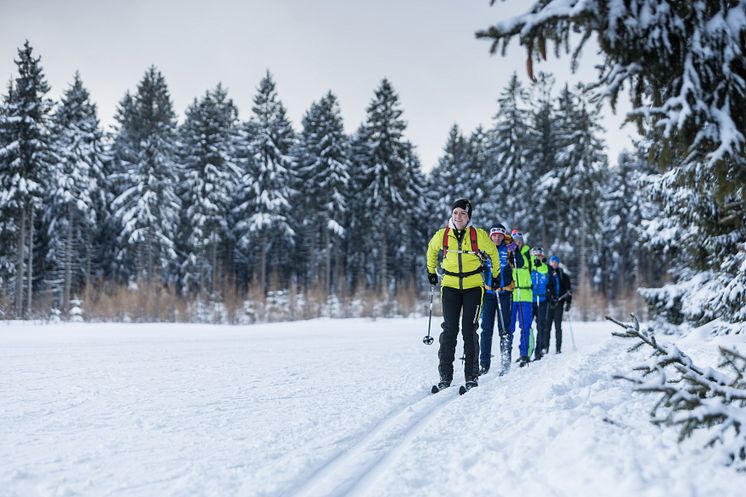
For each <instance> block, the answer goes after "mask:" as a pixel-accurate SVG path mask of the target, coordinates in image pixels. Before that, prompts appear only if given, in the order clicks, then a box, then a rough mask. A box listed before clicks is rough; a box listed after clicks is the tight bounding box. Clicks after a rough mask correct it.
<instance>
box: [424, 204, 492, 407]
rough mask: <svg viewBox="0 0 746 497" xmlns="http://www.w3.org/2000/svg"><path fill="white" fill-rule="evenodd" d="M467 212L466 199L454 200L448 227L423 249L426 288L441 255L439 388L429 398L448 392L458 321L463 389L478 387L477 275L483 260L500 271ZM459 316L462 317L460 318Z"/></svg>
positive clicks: (434, 280) (485, 239) (489, 246)
mask: <svg viewBox="0 0 746 497" xmlns="http://www.w3.org/2000/svg"><path fill="white" fill-rule="evenodd" d="M471 212H472V206H471V203H470V202H469V201H468V200H467V199H459V200H456V201H455V202H454V203H453V205H452V206H451V219H450V220H449V221H448V226H447V227H445V228H441V229H440V230H438V231H437V232H436V233H435V235H433V237H432V239H431V240H430V243H429V244H428V246H427V273H428V280H429V281H430V284H431V285H436V284H437V283H438V276H437V274H436V267H437V265H438V255H439V254H440V255H442V260H441V264H440V265H441V268H442V274H443V281H441V290H440V298H441V305H442V307H443V324H442V325H441V327H442V328H443V332H442V333H441V334H440V348H439V349H438V360H439V365H438V373H440V382H439V383H438V384H437V385H435V386H433V393H435V392H438V391H440V390H442V389H444V388H447V387H449V386H451V381H453V360H454V355H455V353H456V340H457V337H458V331H459V318H461V333H462V335H463V338H464V354H465V355H466V362H465V364H464V377H465V379H466V385H465V389H466V390H469V389H470V388H473V387H475V386H477V377H478V376H479V336H478V335H477V328H478V327H479V316H480V311H481V306H482V294H483V291H484V286H483V285H484V283H483V280H482V271H483V269H484V267H483V260H484V257H490V258H491V259H492V267H493V268H499V267H500V261H499V258H498V254H497V249H496V247H495V244H494V243H492V241H491V240H490V238H489V236H488V235H487V233H486V232H485V231H484V230H482V229H479V228H475V227H474V226H471V222H470V221H471ZM462 311H463V312H462Z"/></svg>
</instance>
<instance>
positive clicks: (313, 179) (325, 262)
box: [298, 92, 350, 294]
mask: <svg viewBox="0 0 746 497" xmlns="http://www.w3.org/2000/svg"><path fill="white" fill-rule="evenodd" d="M299 155H300V157H299V159H300V169H299V174H300V177H301V179H302V182H303V185H304V189H303V193H302V195H301V196H300V199H299V201H300V204H301V205H302V206H303V207H302V212H303V216H302V217H303V220H302V223H303V224H302V228H301V233H302V234H301V235H300V236H302V237H303V240H302V241H301V242H300V243H298V246H299V247H300V246H304V247H307V248H308V249H309V250H310V253H309V254H308V256H309V257H308V258H309V260H310V264H309V267H308V270H307V272H308V274H309V275H310V276H311V281H318V282H319V283H320V284H321V285H322V287H323V288H324V289H325V290H326V291H327V292H328V293H332V294H336V292H337V289H338V281H337V275H338V274H339V273H340V267H341V263H342V261H341V259H340V252H339V248H340V246H341V242H342V240H343V239H344V237H345V235H346V233H345V231H346V230H345V228H344V225H345V217H346V214H347V196H348V193H347V192H348V189H349V187H350V158H349V142H348V138H347V136H346V135H345V134H344V126H343V123H342V115H341V111H340V108H339V103H338V102H337V97H336V96H335V95H334V94H333V93H332V92H328V93H327V94H326V95H324V96H323V97H322V98H321V99H320V100H319V101H318V102H314V103H313V104H311V108H310V109H309V110H308V112H306V114H305V116H304V117H303V132H302V134H301V144H300V153H299Z"/></svg>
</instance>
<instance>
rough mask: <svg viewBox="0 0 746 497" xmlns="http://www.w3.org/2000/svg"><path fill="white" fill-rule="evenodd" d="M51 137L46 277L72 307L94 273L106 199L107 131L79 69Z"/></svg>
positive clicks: (60, 302) (63, 304) (58, 298)
mask: <svg viewBox="0 0 746 497" xmlns="http://www.w3.org/2000/svg"><path fill="white" fill-rule="evenodd" d="M52 137H53V145H54V147H53V158H54V160H53V162H52V167H51V170H50V175H49V176H48V181H46V182H45V190H46V194H45V202H44V222H45V228H46V230H47V233H46V236H47V244H48V251H47V254H46V260H47V266H46V270H47V272H46V274H45V280H46V281H47V283H48V285H50V286H51V289H52V290H53V293H54V295H55V302H56V304H57V305H59V307H60V308H61V309H62V310H64V311H65V312H67V310H68V309H69V306H70V302H71V300H72V297H73V296H74V294H75V293H77V292H80V291H81V290H82V288H83V287H84V286H85V285H86V284H88V283H90V279H91V277H92V275H93V272H94V264H95V263H96V260H95V259H96V246H95V242H96V238H97V237H96V235H97V233H98V231H99V229H100V228H99V227H100V225H101V224H102V223H103V222H104V219H103V214H104V212H105V210H104V209H105V205H106V198H105V182H106V174H105V170H104V160H105V152H104V149H103V143H102V140H103V133H102V131H101V128H100V127H99V121H98V116H97V111H96V105H95V104H94V103H93V102H92V101H91V99H90V95H89V93H88V90H87V89H86V88H85V87H84V86H83V82H82V80H81V78H80V75H79V74H78V73H77V72H76V73H75V77H74V79H73V82H72V84H71V85H70V87H69V88H67V89H66V90H65V93H64V95H63V97H62V101H61V102H60V105H59V106H58V108H57V110H56V112H55V114H54V117H53V126H52Z"/></svg>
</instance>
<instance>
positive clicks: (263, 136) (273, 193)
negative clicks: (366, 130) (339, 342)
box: [234, 71, 296, 292]
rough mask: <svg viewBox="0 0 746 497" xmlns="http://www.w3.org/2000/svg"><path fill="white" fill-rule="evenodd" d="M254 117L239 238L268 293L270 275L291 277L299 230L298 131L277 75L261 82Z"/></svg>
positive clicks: (248, 129) (246, 132)
mask: <svg viewBox="0 0 746 497" xmlns="http://www.w3.org/2000/svg"><path fill="white" fill-rule="evenodd" d="M252 111H253V113H254V115H253V116H252V117H251V118H250V119H249V121H248V122H247V123H246V124H245V125H244V127H243V132H242V135H241V136H242V137H243V139H242V140H241V143H240V144H239V147H242V148H243V151H239V155H243V156H244V157H245V160H244V163H243V164H242V165H241V166H242V169H243V176H242V179H241V181H240V183H239V197H238V205H237V207H236V208H235V209H234V215H235V216H236V218H237V223H236V226H235V237H236V240H237V243H238V250H239V251H240V252H241V253H242V255H241V256H240V257H239V258H240V259H242V260H244V261H247V263H248V264H249V265H251V266H252V271H250V273H253V274H252V278H253V281H255V282H256V283H255V285H257V286H258V287H259V288H261V289H262V290H263V291H264V292H266V291H267V289H268V286H269V274H270V271H271V270H275V271H276V272H277V275H278V276H279V277H281V278H283V277H286V274H285V273H286V272H287V266H286V264H284V263H285V262H286V261H289V260H291V257H290V255H291V254H290V252H292V248H293V242H294V236H295V232H294V230H293V228H292V221H293V220H292V217H293V201H294V197H295V195H296V192H295V190H294V189H293V185H294V184H295V176H296V171H295V170H294V168H295V162H296V161H295V159H294V157H293V156H292V155H291V149H292V147H293V143H294V141H295V133H294V131H293V128H292V126H291V124H290V121H289V120H288V118H287V113H286V111H285V107H284V106H283V105H282V102H281V101H280V99H279V97H278V96H277V90H276V89H275V82H274V80H273V78H272V75H271V74H270V73H269V71H268V72H267V74H266V75H265V77H264V78H263V79H262V81H261V82H260V83H259V89H258V90H257V94H256V95H255V96H254V105H253V107H252Z"/></svg>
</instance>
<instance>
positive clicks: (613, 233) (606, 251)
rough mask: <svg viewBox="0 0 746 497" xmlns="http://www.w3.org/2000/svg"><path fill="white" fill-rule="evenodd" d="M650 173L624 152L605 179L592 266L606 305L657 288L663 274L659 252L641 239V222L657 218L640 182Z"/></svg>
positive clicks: (641, 159)
mask: <svg viewBox="0 0 746 497" xmlns="http://www.w3.org/2000/svg"><path fill="white" fill-rule="evenodd" d="M652 170H653V168H652V167H651V166H650V164H649V163H648V161H647V160H645V158H644V157H642V156H641V155H640V154H639V153H636V154H633V153H630V152H628V151H626V150H625V151H623V152H622V153H620V154H619V157H618V159H617V164H616V166H615V167H610V168H609V171H608V174H607V176H606V181H605V184H604V187H603V189H604V193H603V201H602V205H601V208H602V211H603V215H602V217H603V219H604V221H603V223H602V226H601V239H602V240H603V247H602V248H601V250H600V251H599V252H598V254H597V256H596V257H597V261H596V264H597V266H598V267H599V269H600V271H601V289H602V291H603V292H604V295H605V296H606V297H607V299H609V300H610V301H618V300H619V299H628V298H629V297H630V296H631V295H632V293H633V292H635V291H636V290H637V289H638V288H639V287H640V286H656V285H658V284H659V283H660V281H661V280H662V277H663V274H664V271H665V267H666V264H664V262H663V261H664V259H663V258H662V257H661V256H660V254H659V251H658V250H655V249H653V248H652V247H650V246H649V245H648V241H647V239H646V238H644V237H643V224H644V222H645V220H648V219H654V218H655V217H656V216H658V215H659V214H660V210H659V208H658V207H657V206H656V205H655V204H653V202H652V201H651V200H650V199H649V195H647V194H646V193H645V191H644V190H645V183H644V181H643V178H645V177H646V175H649V174H651V173H652ZM635 305H637V304H635ZM635 313H636V314H637V315H640V313H641V309H637V308H635Z"/></svg>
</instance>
